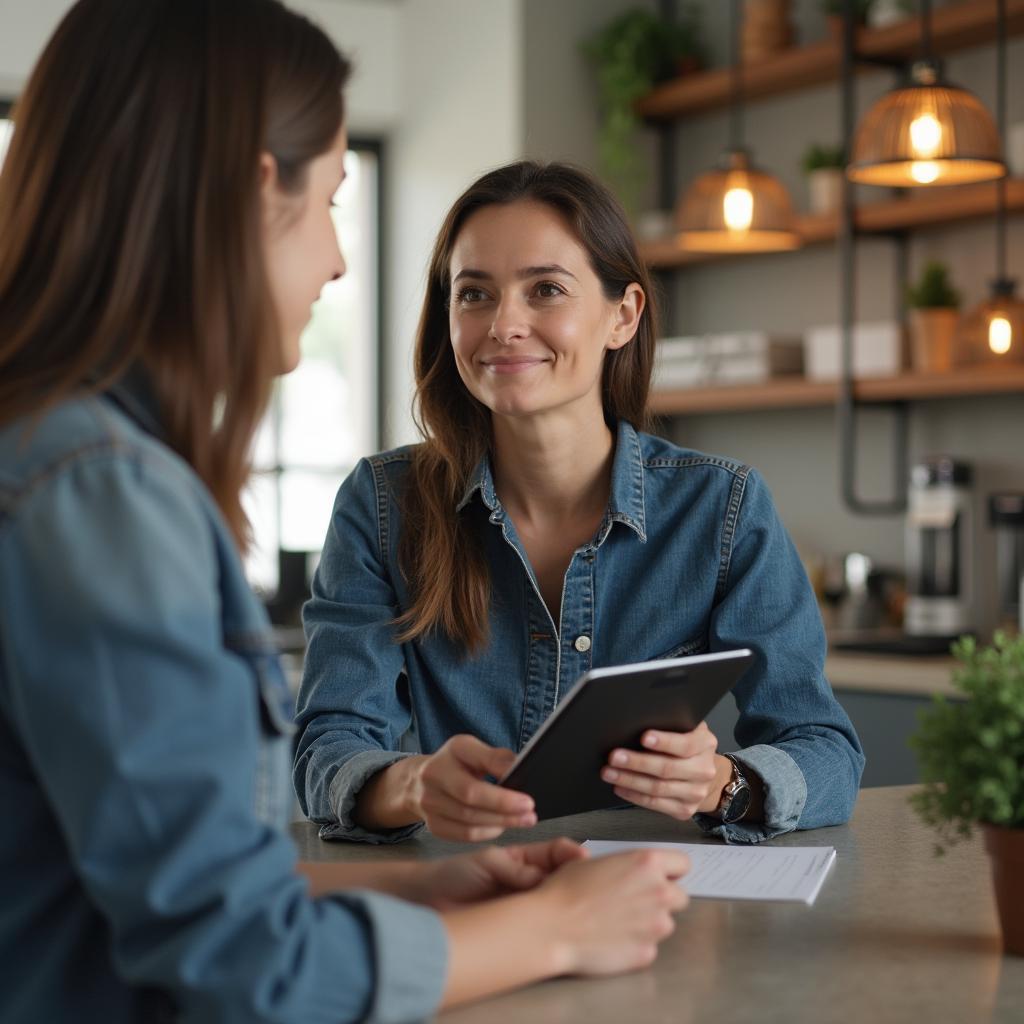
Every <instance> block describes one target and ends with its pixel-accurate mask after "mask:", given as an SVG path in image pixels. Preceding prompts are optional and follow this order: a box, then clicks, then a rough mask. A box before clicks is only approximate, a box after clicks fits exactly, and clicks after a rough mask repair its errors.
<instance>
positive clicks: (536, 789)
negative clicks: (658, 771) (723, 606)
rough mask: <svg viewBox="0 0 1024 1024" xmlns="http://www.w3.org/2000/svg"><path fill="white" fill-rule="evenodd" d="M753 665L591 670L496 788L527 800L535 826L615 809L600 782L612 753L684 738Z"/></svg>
mask: <svg viewBox="0 0 1024 1024" xmlns="http://www.w3.org/2000/svg"><path fill="white" fill-rule="evenodd" d="M752 660H753V654H752V653H751V652H750V651H749V650H746V649H744V650H740V651H725V652H721V653H716V654H706V655H696V656H694V657H690V658H674V659H671V660H666V661H653V662H641V663H639V664H636V665H622V666H620V667H617V668H605V669H595V670H593V671H591V672H588V673H587V674H586V675H584V676H583V677H582V678H581V679H580V680H579V682H578V683H577V684H576V686H575V687H574V688H573V690H572V692H571V693H570V694H569V695H568V696H567V697H566V698H565V700H564V701H563V702H562V704H561V705H559V707H558V708H557V709H556V710H555V712H554V714H553V715H552V716H551V718H549V719H548V721H547V722H545V723H544V725H543V726H542V727H541V729H540V730H539V731H538V733H537V735H536V736H535V737H534V738H533V739H532V740H531V741H530V743H529V744H527V746H526V747H524V748H523V751H522V752H521V753H520V755H519V759H518V760H517V761H516V763H515V764H514V765H513V767H512V769H511V771H510V772H509V773H508V775H506V776H505V778H504V779H502V780H501V785H503V786H506V787H508V788H509V789H517V790H521V791H522V792H524V793H529V794H530V796H532V797H533V799H534V802H535V804H536V809H537V817H538V818H557V817H560V816H562V815H564V814H579V813H581V812H583V811H593V810H598V809H600V808H604V807H614V806H616V805H619V804H621V803H622V800H621V799H620V798H619V797H617V796H616V795H615V793H614V791H613V790H612V787H611V786H610V785H609V784H608V783H607V782H604V781H603V780H602V779H601V775H600V773H601V769H602V768H603V767H604V765H605V764H606V763H607V761H608V754H609V753H610V752H611V751H612V750H613V749H614V748H615V747H625V748H627V749H634V750H641V749H643V748H642V747H641V744H640V737H641V736H642V735H643V733H644V731H645V730H647V729H661V730H664V731H668V732H689V731H690V730H691V729H694V728H696V726H698V725H699V724H700V723H701V722H702V721H703V720H704V719H705V718H706V717H707V715H708V713H709V712H710V711H711V709H712V708H713V707H714V706H715V705H716V704H717V703H718V701H719V700H720V699H721V698H722V697H723V696H724V695H725V694H726V693H728V692H729V691H730V690H731V689H732V687H733V686H734V685H735V683H736V682H737V680H738V679H739V678H740V676H741V675H742V674H743V672H744V671H745V670H746V668H747V666H748V665H749V664H750V662H751V661H752Z"/></svg>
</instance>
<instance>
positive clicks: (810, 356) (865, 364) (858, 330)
mask: <svg viewBox="0 0 1024 1024" xmlns="http://www.w3.org/2000/svg"><path fill="white" fill-rule="evenodd" d="M840 348H841V346H840V329H839V326H838V325H837V324H829V325H827V326H823V327H810V328H808V329H807V330H806V331H805V332H804V372H805V373H806V375H807V377H808V379H809V380H835V379H836V378H837V377H839V375H840ZM904 349H905V342H904V339H903V329H902V328H901V326H900V325H899V324H898V323H896V322H895V321H880V322H878V323H863V324H855V325H854V328H853V376H854V377H893V376H895V375H896V374H898V373H900V372H901V371H902V370H903V368H904V366H905V365H906V356H905V352H904Z"/></svg>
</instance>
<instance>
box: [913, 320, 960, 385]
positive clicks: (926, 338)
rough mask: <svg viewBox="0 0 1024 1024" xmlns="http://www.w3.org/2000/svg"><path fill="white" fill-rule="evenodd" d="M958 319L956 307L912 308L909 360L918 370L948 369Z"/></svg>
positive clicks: (941, 371)
mask: <svg viewBox="0 0 1024 1024" xmlns="http://www.w3.org/2000/svg"><path fill="white" fill-rule="evenodd" d="M959 322H960V314H959V312H958V311H957V310H955V309H949V308H932V309H912V310H911V311H910V361H911V365H912V366H913V368H914V369H915V370H916V371H917V372H918V373H949V371H950V370H951V369H952V368H953V347H954V345H955V343H956V331H957V325H958V324H959Z"/></svg>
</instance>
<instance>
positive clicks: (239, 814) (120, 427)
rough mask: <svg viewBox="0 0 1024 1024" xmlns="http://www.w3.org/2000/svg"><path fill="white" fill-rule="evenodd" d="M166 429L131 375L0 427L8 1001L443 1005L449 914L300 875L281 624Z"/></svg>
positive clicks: (2, 870)
mask: <svg viewBox="0 0 1024 1024" xmlns="http://www.w3.org/2000/svg"><path fill="white" fill-rule="evenodd" d="M158 432H159V431H158V429H157V426H156V424H155V422H154V421H153V418H152V416H151V414H150V413H149V411H148V408H147V406H146V403H145V402H144V401H140V396H139V394H138V393H136V392H135V391H132V390H127V389H119V390H118V391H116V392H114V393H113V395H112V396H107V397H102V398H85V397H83V398H76V399H72V400H69V401H66V402H64V403H62V404H60V405H58V406H57V407H55V408H54V409H52V410H51V411H49V412H47V413H46V414H45V415H44V416H43V417H42V418H41V419H40V420H39V421H38V422H37V423H33V424H29V423H27V422H17V423H14V424H12V425H9V426H8V427H6V428H3V429H0V806H2V807H3V809H4V822H5V824H4V828H3V829H2V830H0V962H2V963H3V964H4V974H5V978H6V981H5V983H4V985H3V986H2V987H0V1020H3V1021H4V1022H5V1024H15V1022H26V1024H27V1022H32V1024H36V1022H39V1021H71V1020H80V1021H104V1022H105V1024H121V1022H128V1021H138V1022H146V1024H151V1022H152V1024H156V1022H160V1021H164V1020H169V1019H174V1020H181V1021H211V1022H212V1021H217V1022H220V1024H223V1022H234V1021H238V1022H242V1021H245V1022H246V1024H249V1022H255V1021H278V1022H285V1021H288V1022H296V1024H300V1022H301V1024H312V1022H315V1021H322V1022H325V1024H326V1022H328V1021H330V1022H332V1024H337V1022H338V1021H354V1020H357V1019H358V1020H376V1021H400V1020H402V1021H404V1020H408V1019H409V1018H411V1017H418V1016H426V1015H429V1014H430V1013H431V1012H432V1011H433V1010H434V1009H435V1008H436V1006H437V1004H438V1002H439V1000H440V997H441V991H442V987H443V984H444V978H445V973H446V967H445V963H446V956H447V941H446V937H445V932H444V929H443V925H442V923H441V920H440V918H439V917H438V916H437V915H436V914H435V913H434V912H433V911H430V910H427V909H425V908H422V907H414V906H411V905H409V904H405V903H402V902H400V901H398V900H394V899H391V898H389V897H386V896H384V895H380V894H376V893H346V894H341V895H338V896H336V897H332V898H328V899H322V900H316V901H314V900H312V899H310V898H309V896H308V894H307V887H306V883H305V882H304V881H303V880H302V879H301V878H300V877H299V876H298V875H297V874H296V873H295V849H294V846H293V844H292V843H291V841H290V840H289V839H288V838H287V837H286V835H284V834H283V833H282V832H281V831H280V830H279V828H277V827H275V826H276V825H277V824H280V820H281V817H282V812H283V811H285V810H286V809H287V808H288V806H289V805H290V803H291V799H292V798H291V795H290V792H289V791H290V785H289V780H288V764H289V761H290V756H291V743H290V736H289V735H288V734H289V733H290V732H291V731H292V717H291V716H292V703H291V698H290V696H289V695H288V693H287V689H286V687H285V684H284V678H283V675H282V671H281V668H280V665H279V662H278V658H277V656H276V653H275V651H274V647H273V644H272V641H271V639H270V632H269V624H268V622H267V619H266V615H265V613H264V610H263V608H262V606H261V605H260V604H259V602H258V601H257V600H256V598H255V597H254V595H253V594H252V592H251V591H250V590H249V588H248V586H247V585H246V583H245V579H244V577H243V575H242V569H241V565H240V563H239V559H238V556H237V553H236V549H235V546H234V544H233V542H232V540H231V537H230V535H229V533H228V530H227V528H226V526H225V524H224V521H223V519H222V517H221V515H220V513H219V511H218V509H217V508H216V506H215V505H214V503H213V501H212V499H211V497H210V495H209V493H208V492H207V490H206V489H205V488H204V487H203V485H202V484H201V482H200V481H199V479H198V478H197V477H196V476H195V474H194V473H193V472H192V471H191V469H190V468H189V467H188V466H187V465H186V464H185V463H184V462H183V461H182V460H181V459H179V458H178V457H177V456H176V455H174V454H173V453H172V452H171V451H170V449H168V448H167V447H166V446H165V445H163V444H162V443H161V442H160V441H159V440H158V439H157V437H155V436H154V434H156V433H158ZM284 798H287V799H284ZM268 819H275V821H274V823H273V824H271V823H269V822H268Z"/></svg>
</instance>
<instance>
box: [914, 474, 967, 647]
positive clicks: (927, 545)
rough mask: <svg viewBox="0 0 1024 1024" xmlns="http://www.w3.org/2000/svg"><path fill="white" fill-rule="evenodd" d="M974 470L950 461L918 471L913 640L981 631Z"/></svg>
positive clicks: (916, 485)
mask: <svg viewBox="0 0 1024 1024" xmlns="http://www.w3.org/2000/svg"><path fill="white" fill-rule="evenodd" d="M971 478H972V471H971V467H970V465H968V464H967V463H965V462H958V461H957V460H955V459H953V458H950V457H949V456H945V455H940V456H933V457H930V458H926V459H923V460H922V461H921V462H919V463H918V464H917V465H915V466H914V467H913V469H912V470H911V474H910V489H909V493H908V496H907V520H906V568H907V603H906V609H905V614H904V630H905V632H906V633H908V634H909V635H911V636H921V637H925V636H928V637H949V638H952V637H955V636H959V635H960V634H961V633H966V632H971V631H973V630H975V629H977V627H978V623H977V622H976V609H977V605H978V602H977V594H976V584H975V579H974V572H975V566H974V544H975V537H974V530H975V522H974V520H975V514H974V494H973V490H972V488H971Z"/></svg>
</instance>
